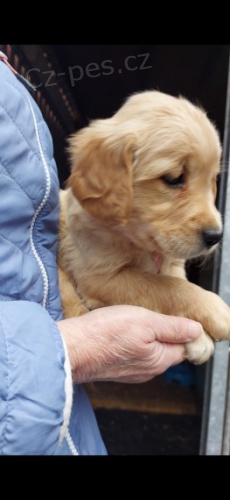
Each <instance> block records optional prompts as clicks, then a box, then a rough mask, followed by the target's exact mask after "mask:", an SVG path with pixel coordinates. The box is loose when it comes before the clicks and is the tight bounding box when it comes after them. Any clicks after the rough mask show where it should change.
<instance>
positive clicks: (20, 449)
mask: <svg viewBox="0 0 230 500" xmlns="http://www.w3.org/2000/svg"><path fill="white" fill-rule="evenodd" d="M58 193H59V182H58V178H57V170H56V164H55V161H54V159H53V146H52V140H51V136H50V133H49V130H48V128H47V126H46V123H45V122H44V120H43V118H42V115H41V112H40V110H39V108H38V107H37V105H36V103H35V101H34V100H33V98H32V97H31V95H30V93H29V92H28V91H27V89H26V88H25V87H24V86H23V85H22V84H21V83H20V82H19V81H18V79H17V78H16V77H15V75H14V74H13V73H12V72H11V70H10V69H8V67H7V66H6V65H5V64H4V62H2V61H0V454H1V455H81V454H83V455H101V454H106V450H105V447H104V443H103V441H102V439H101V436H100V433H99V430H98V426H97V423H96V419H95V416H94V413H93V410H92V408H91V405H90V403H89V401H88V398H87V396H86V394H85V392H84V390H83V388H82V387H81V386H79V385H75V386H74V387H72V381H71V370H70V365H69V360H68V356H67V353H66V350H65V346H64V345H63V341H62V338H61V335H60V333H59V330H58V328H57V326H56V322H55V321H56V320H59V319H61V318H62V312H61V300H60V292H59V287H58V275H57V266H56V251H57V225H58V215H59V204H58Z"/></svg>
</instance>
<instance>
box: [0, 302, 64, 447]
mask: <svg viewBox="0 0 230 500" xmlns="http://www.w3.org/2000/svg"><path fill="white" fill-rule="evenodd" d="M71 389H72V382H71V374H70V367H69V366H68V356H65V351H64V346H63V342H62V338H61V336H60V333H59V330H58V328H57V326H56V323H55V321H54V320H53V319H51V317H50V315H49V314H48V312H47V311H46V310H45V309H44V308H43V307H41V306H40V305H38V304H36V303H33V302H28V301H1V302H0V455H1V454H2V455H52V454H54V453H55V451H56V450H57V448H58V445H59V442H60V441H61V439H62V437H64V434H65V431H66V428H67V425H68V420H69V413H70V408H71V397H72V393H71Z"/></svg>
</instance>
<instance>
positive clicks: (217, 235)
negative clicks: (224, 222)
mask: <svg viewBox="0 0 230 500" xmlns="http://www.w3.org/2000/svg"><path fill="white" fill-rule="evenodd" d="M222 236H223V231H222V230H221V231H220V230H219V229H218V230H217V229H212V228H209V229H205V230H204V231H202V239H203V242H204V244H205V246H206V248H211V247H213V246H214V245H216V244H217V243H219V242H220V240H221V239H222Z"/></svg>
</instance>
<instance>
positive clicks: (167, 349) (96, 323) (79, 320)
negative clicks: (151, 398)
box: [57, 305, 203, 383]
mask: <svg viewBox="0 0 230 500" xmlns="http://www.w3.org/2000/svg"><path fill="white" fill-rule="evenodd" d="M57 325H58V327H59V329H60V332H61V334H62V336H63V339H64V341H65V343H66V346H67V349H68V353H69V359H70V363H71V367H72V373H73V380H74V381H75V382H78V383H82V382H91V381H99V380H104V381H116V382H126V383H137V382H146V381H147V380H150V379H152V378H153V377H155V376H156V375H160V374H161V373H163V372H164V371H165V370H167V368H169V367H170V366H172V365H176V364H178V363H180V362H182V361H183V360H184V359H185V343H186V342H191V341H193V340H195V339H196V338H198V337H199V335H200V334H201V333H202V332H203V330H202V327H201V325H200V324H199V323H196V322H195V321H192V320H189V319H187V318H179V317H175V316H166V315H163V314H159V313H155V312H152V311H149V310H148V309H144V308H142V307H137V306H127V305H117V306H110V307H104V308H100V309H96V310H94V311H91V312H89V313H87V314H85V315H83V316H80V317H74V318H70V319H65V320H62V321H59V322H58V323H57Z"/></svg>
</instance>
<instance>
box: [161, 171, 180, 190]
mask: <svg viewBox="0 0 230 500" xmlns="http://www.w3.org/2000/svg"><path fill="white" fill-rule="evenodd" d="M162 180H163V181H164V183H165V184H167V185H168V186H171V187H175V188H177V187H183V186H184V183H185V179H184V174H181V175H179V177H172V176H171V175H170V174H166V175H163V177H162Z"/></svg>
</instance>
